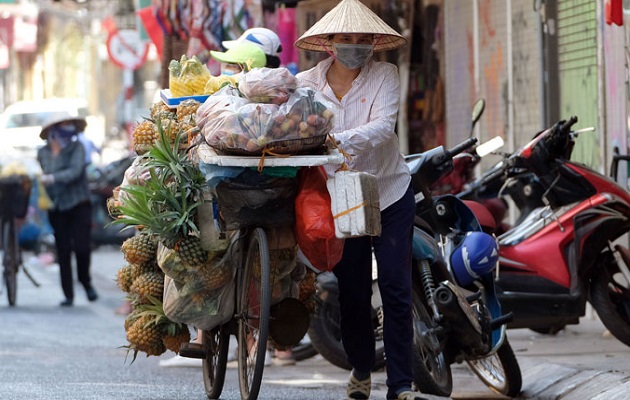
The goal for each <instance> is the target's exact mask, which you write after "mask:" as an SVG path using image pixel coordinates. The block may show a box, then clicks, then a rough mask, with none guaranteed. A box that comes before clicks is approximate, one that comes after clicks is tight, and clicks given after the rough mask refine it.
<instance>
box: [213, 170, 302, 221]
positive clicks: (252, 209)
mask: <svg viewBox="0 0 630 400" xmlns="http://www.w3.org/2000/svg"><path fill="white" fill-rule="evenodd" d="M296 193H297V182H296V180H295V179H294V178H267V179H264V180H262V181H260V182H256V183H254V182H243V181H239V180H238V179H237V180H232V181H227V180H226V181H223V182H221V183H220V184H219V185H218V186H217V200H218V203H219V211H220V213H221V217H222V218H223V220H224V221H225V226H226V228H227V229H228V230H235V229H240V228H244V227H248V226H262V227H271V226H279V225H291V224H293V223H294V222H295V204H294V203H295V195H296Z"/></svg>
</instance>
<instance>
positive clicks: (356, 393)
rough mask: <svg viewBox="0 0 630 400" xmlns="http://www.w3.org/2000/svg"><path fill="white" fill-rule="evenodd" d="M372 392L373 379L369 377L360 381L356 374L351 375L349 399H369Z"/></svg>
mask: <svg viewBox="0 0 630 400" xmlns="http://www.w3.org/2000/svg"><path fill="white" fill-rule="evenodd" d="M371 390H372V378H371V377H369V376H368V377H367V379H364V380H361V381H360V380H358V379H357V378H356V377H355V376H354V374H352V373H351V374H350V380H349V381H348V388H347V390H346V393H347V394H348V399H361V400H366V399H369V398H370V391H371Z"/></svg>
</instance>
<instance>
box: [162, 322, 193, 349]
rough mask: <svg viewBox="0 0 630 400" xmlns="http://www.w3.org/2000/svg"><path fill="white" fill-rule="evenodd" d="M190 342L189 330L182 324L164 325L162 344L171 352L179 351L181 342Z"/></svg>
mask: <svg viewBox="0 0 630 400" xmlns="http://www.w3.org/2000/svg"><path fill="white" fill-rule="evenodd" d="M188 342H190V331H189V330H188V327H187V326H186V325H184V324H177V323H172V324H169V325H168V326H167V327H166V333H165V335H164V337H163V338H162V343H164V346H166V348H167V349H168V350H170V351H172V352H175V353H179V347H180V346H181V344H182V343H188Z"/></svg>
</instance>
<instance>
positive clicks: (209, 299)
mask: <svg viewBox="0 0 630 400" xmlns="http://www.w3.org/2000/svg"><path fill="white" fill-rule="evenodd" d="M234 290H235V283H234V280H232V281H231V282H230V283H229V284H227V285H224V286H223V287H221V288H219V289H217V290H214V291H207V290H205V289H204V288H201V287H200V286H199V285H190V284H181V283H178V282H177V281H175V280H172V279H170V278H168V277H167V278H166V280H165V282H164V300H163V303H164V314H165V315H166V316H167V317H168V318H169V319H170V320H171V321H174V322H181V323H185V324H190V325H193V326H195V327H196V328H198V329H202V330H210V329H213V328H215V327H217V326H219V325H221V324H223V323H225V322H227V321H229V320H230V319H231V318H232V316H233V315H234V306H235V300H234Z"/></svg>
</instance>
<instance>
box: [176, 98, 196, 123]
mask: <svg viewBox="0 0 630 400" xmlns="http://www.w3.org/2000/svg"><path fill="white" fill-rule="evenodd" d="M200 105H201V103H200V102H198V101H197V100H195V99H188V100H184V101H182V102H181V103H179V104H178V105H177V108H176V115H177V121H178V122H179V123H180V124H187V125H190V126H195V125H196V123H195V118H196V116H197V109H198V108H199V106H200Z"/></svg>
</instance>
